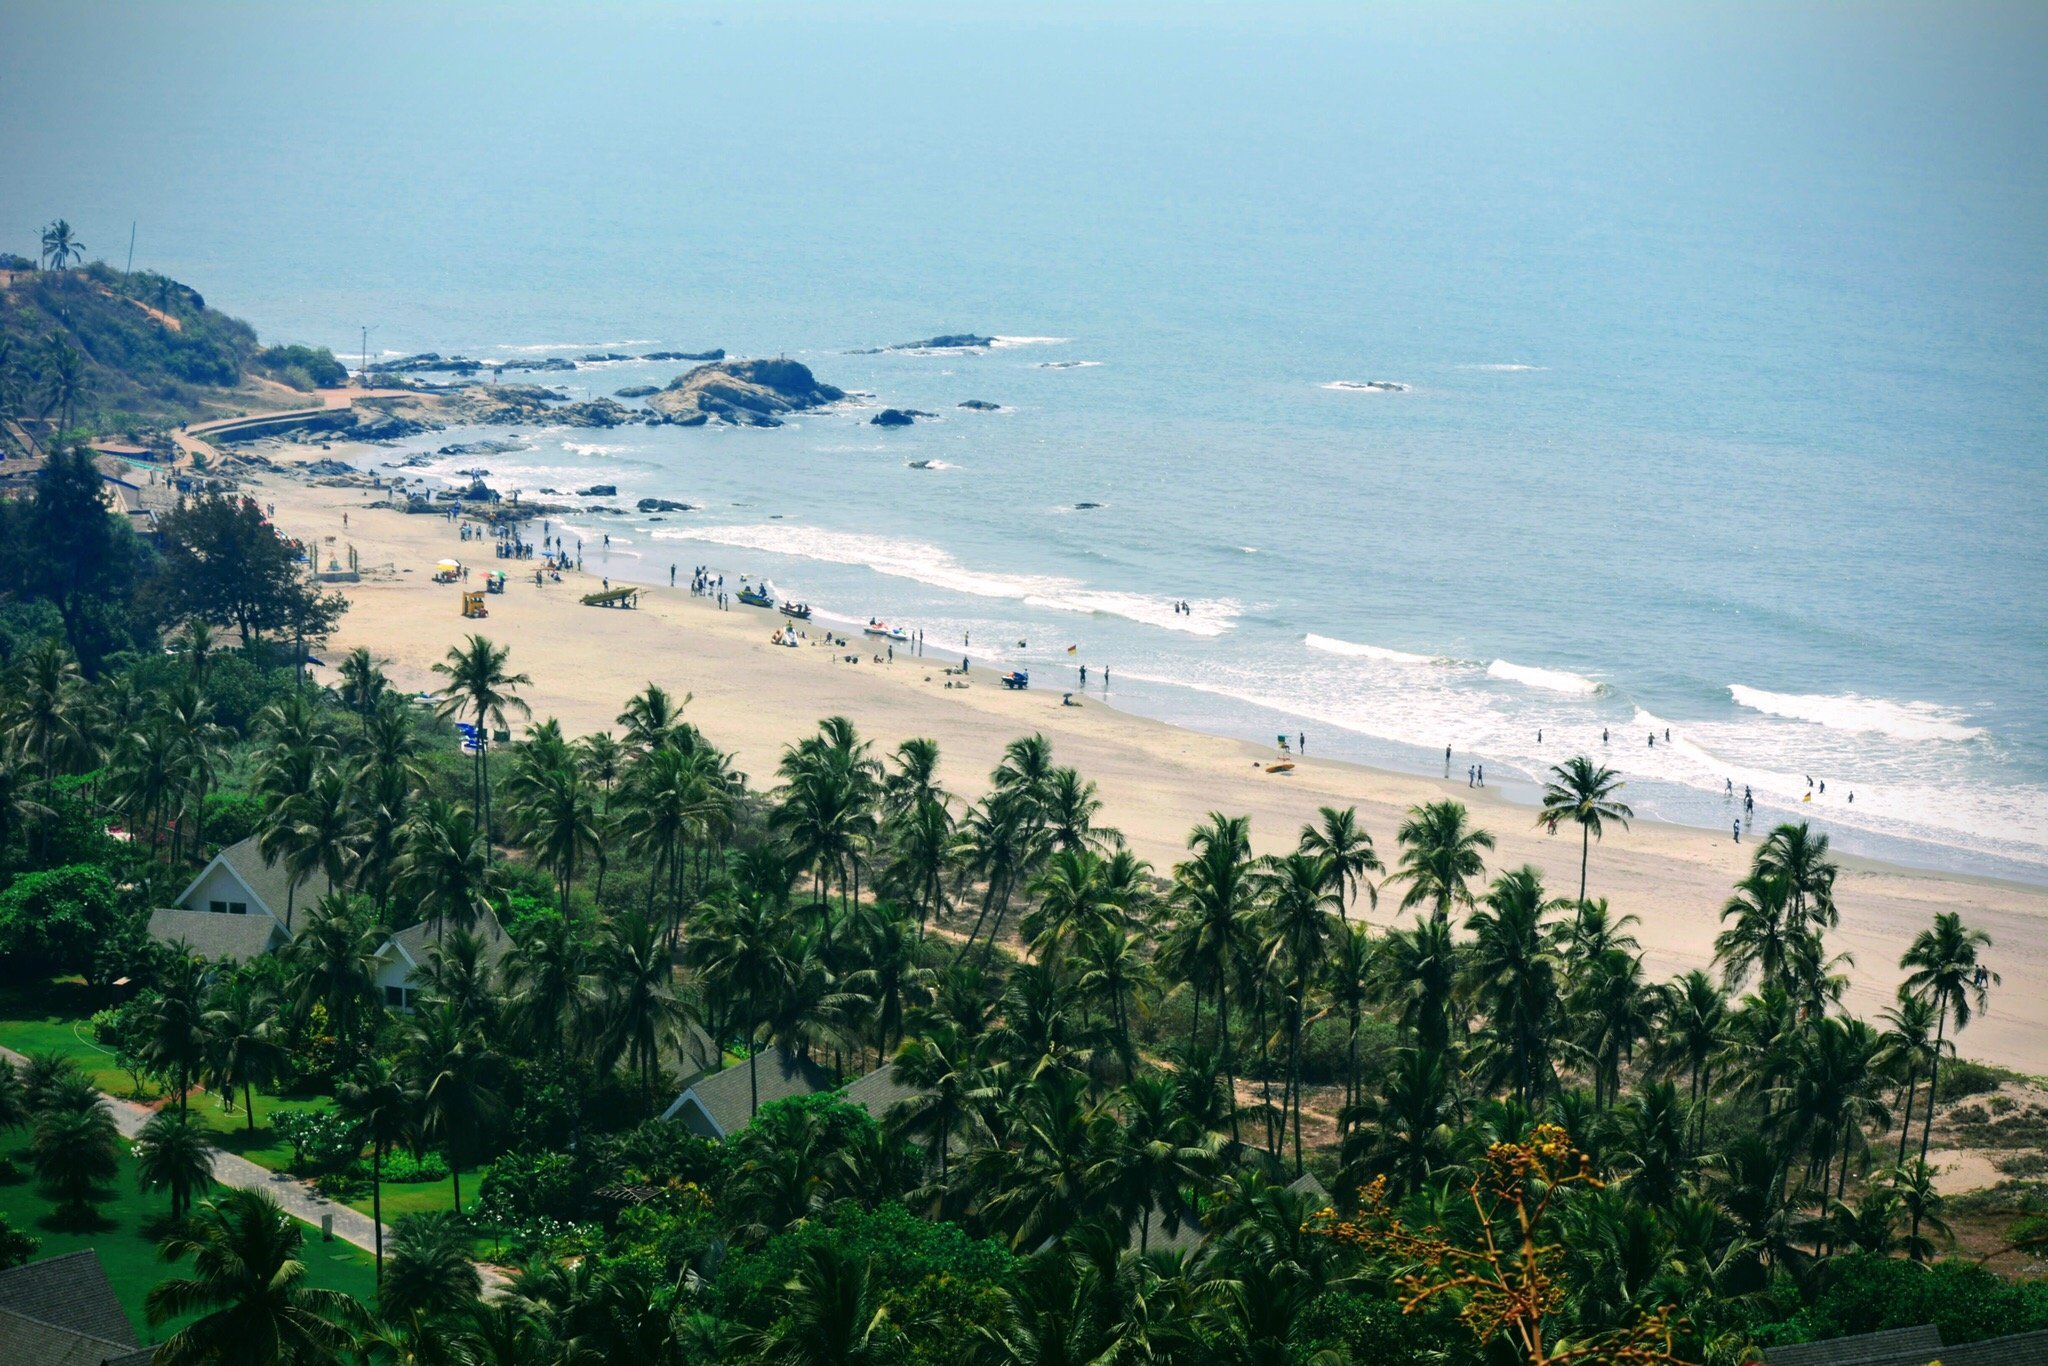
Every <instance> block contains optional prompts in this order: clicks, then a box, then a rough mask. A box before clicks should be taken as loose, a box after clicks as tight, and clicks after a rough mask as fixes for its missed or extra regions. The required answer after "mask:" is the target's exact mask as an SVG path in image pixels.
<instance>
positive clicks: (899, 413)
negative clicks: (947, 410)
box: [868, 408, 938, 427]
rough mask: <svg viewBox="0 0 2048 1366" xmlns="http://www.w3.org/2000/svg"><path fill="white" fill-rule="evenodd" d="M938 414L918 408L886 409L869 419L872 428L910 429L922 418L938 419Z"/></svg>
mask: <svg viewBox="0 0 2048 1366" xmlns="http://www.w3.org/2000/svg"><path fill="white" fill-rule="evenodd" d="M937 416H938V414H937V413H927V412H923V411H921V410H920V409H917V408H884V409H882V411H881V412H879V413H876V414H875V415H874V416H873V417H871V418H869V419H868V425H869V426H871V427H908V426H909V425H910V424H911V423H913V422H915V421H917V419H919V418H921V417H937Z"/></svg>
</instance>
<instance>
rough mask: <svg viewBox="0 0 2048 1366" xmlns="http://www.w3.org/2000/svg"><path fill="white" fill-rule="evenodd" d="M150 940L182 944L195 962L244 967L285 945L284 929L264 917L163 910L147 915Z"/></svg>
mask: <svg viewBox="0 0 2048 1366" xmlns="http://www.w3.org/2000/svg"><path fill="white" fill-rule="evenodd" d="M149 937H150V938H151V939H154V940H156V941H157V942H158V943H159V944H173V943H178V942H180V941H182V942H183V943H184V944H185V945H186V947H187V948H189V949H190V950H191V952H192V956H193V957H195V958H204V959H206V960H208V961H209V962H210V961H212V960H213V959H216V958H225V959H227V960H228V961H229V962H231V963H246V962H248V961H249V960H250V959H251V958H260V957H262V956H263V955H264V954H266V953H269V952H270V951H271V950H272V949H274V948H276V947H277V946H278V945H279V944H283V943H286V942H287V939H286V936H285V932H284V927H283V926H282V925H280V924H278V923H277V922H276V921H275V920H272V919H271V918H270V917H269V916H267V915H258V914H257V913H255V912H253V911H252V912H250V913H249V914H248V915H222V914H221V913H220V912H218V911H186V910H180V909H179V908H177V907H175V906H166V907H163V908H162V909H160V910H155V911H151V912H150V914H149Z"/></svg>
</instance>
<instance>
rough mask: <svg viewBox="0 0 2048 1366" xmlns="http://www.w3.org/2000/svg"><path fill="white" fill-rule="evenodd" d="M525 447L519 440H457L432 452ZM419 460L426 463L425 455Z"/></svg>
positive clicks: (474, 452) (506, 451) (501, 452)
mask: <svg viewBox="0 0 2048 1366" xmlns="http://www.w3.org/2000/svg"><path fill="white" fill-rule="evenodd" d="M525 449H526V445H525V443H524V442H519V441H457V442H455V443H454V444H452V445H447V446H443V447H442V448H441V449H440V450H438V451H435V452H434V454H436V455H506V454H509V453H510V452H512V451H523V450H525ZM419 462H420V463H421V464H425V463H426V457H425V456H421V457H419ZM408 463H410V462H408ZM400 468H404V466H400Z"/></svg>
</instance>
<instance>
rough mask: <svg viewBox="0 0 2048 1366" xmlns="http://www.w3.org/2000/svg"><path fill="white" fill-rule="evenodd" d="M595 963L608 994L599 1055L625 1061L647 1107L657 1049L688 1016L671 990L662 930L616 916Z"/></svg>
mask: <svg viewBox="0 0 2048 1366" xmlns="http://www.w3.org/2000/svg"><path fill="white" fill-rule="evenodd" d="M598 962H599V967H598V976H599V980H601V981H602V982H604V984H605V988H606V993H607V999H606V1001H605V1006H604V1012H605V1020H604V1029H603V1036H602V1039H603V1056H604V1057H605V1058H606V1060H607V1061H610V1060H612V1059H617V1058H620V1057H623V1058H624V1059H625V1061H626V1065H627V1066H628V1067H630V1068H631V1069H632V1070H633V1071H634V1072H635V1073H637V1074H638V1075H639V1077H640V1083H641V1088H642V1093H643V1094H644V1095H645V1096H646V1097H647V1100H648V1102H649V1104H650V1105H651V1104H652V1102H653V1097H654V1080H655V1073H656V1071H657V1070H658V1069H659V1067H660V1063H661V1053H662V1048H663V1046H664V1045H672V1044H673V1043H674V1042H675V1041H676V1039H677V1038H679V1037H680V1035H681V1034H682V1031H683V1029H684V1027H685V1026H687V1025H688V1024H689V1023H690V1022H691V1015H692V1011H691V1009H690V1006H689V1003H688V1002H687V1001H685V1000H684V999H683V998H682V997H680V996H678V995H677V994H676V990H675V968H674V966H673V964H672V963H671V962H670V960H669V955H668V950H667V947H666V946H665V945H664V944H663V942H662V935H661V928H660V927H659V926H658V925H656V924H655V923H654V922H653V921H651V920H648V919H646V918H645V917H641V916H632V915H627V916H622V917H620V918H619V919H618V920H615V921H613V922H612V923H611V925H610V926H609V927H608V931H607V934H606V936H605V938H604V940H603V943H602V946H601V948H600V949H599V953H598Z"/></svg>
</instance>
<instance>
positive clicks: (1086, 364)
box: [1032, 360, 1102, 370]
mask: <svg viewBox="0 0 2048 1366" xmlns="http://www.w3.org/2000/svg"><path fill="white" fill-rule="evenodd" d="M1101 364H1102V362H1101V361H1099V360H1042V361H1039V362H1038V364H1037V365H1035V366H1033V367H1032V368H1033V369H1036V370H1093V369H1094V368H1095V367H1096V366H1098V365H1101Z"/></svg>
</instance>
